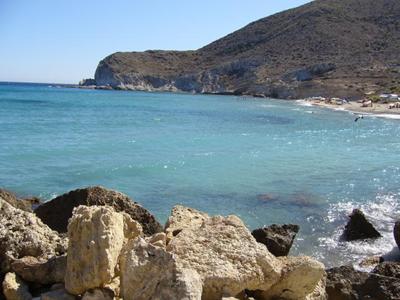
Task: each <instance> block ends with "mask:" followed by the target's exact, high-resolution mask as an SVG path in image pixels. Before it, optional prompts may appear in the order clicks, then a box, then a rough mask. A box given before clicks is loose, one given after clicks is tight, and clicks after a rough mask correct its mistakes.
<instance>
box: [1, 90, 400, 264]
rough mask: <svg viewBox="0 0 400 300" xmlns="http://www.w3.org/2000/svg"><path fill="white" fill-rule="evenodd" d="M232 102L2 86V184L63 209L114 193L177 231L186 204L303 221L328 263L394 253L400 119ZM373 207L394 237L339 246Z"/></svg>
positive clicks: (306, 249)
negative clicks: (95, 188)
mask: <svg viewBox="0 0 400 300" xmlns="http://www.w3.org/2000/svg"><path fill="white" fill-rule="evenodd" d="M354 118H355V117H354V115H352V114H350V113H346V112H334V111H329V110H325V109H322V108H315V107H307V106H301V105H299V103H296V102H288V101H279V100H260V99H252V98H243V97H233V96H232V97H231V96H209V95H188V94H168V93H143V92H124V91H97V90H96V91H94V90H80V89H69V88H60V87H55V86H47V85H15V84H14V85H12V84H9V85H5V84H2V85H0V186H2V187H6V188H8V189H10V190H13V191H15V192H17V193H18V194H19V195H21V196H27V195H37V196H41V197H43V198H44V199H51V198H53V197H54V196H56V195H59V194H62V193H64V192H67V191H69V190H72V189H75V188H78V187H84V186H89V185H103V186H106V187H108V188H112V189H117V190H119V191H122V192H124V193H126V194H128V195H129V196H131V197H132V198H134V199H135V200H136V201H138V202H140V203H141V204H143V206H145V207H146V208H148V209H149V210H150V211H152V212H153V213H154V214H155V215H156V216H157V217H158V218H159V219H160V220H161V221H162V222H165V220H166V218H167V216H168V214H169V212H170V209H171V208H172V206H173V205H175V204H177V203H180V204H183V205H187V206H191V207H194V208H197V209H200V210H203V211H206V212H208V213H210V214H223V215H227V214H236V215H239V216H240V217H241V218H242V219H243V220H244V221H245V223H246V224H247V225H248V226H249V227H250V228H256V227H259V226H262V225H264V224H271V223H288V222H291V223H296V224H299V225H300V226H301V233H300V235H299V236H298V239H297V241H296V244H295V246H294V250H293V253H296V254H299V253H301V254H308V255H314V256H316V257H317V258H319V259H321V260H323V261H325V262H326V263H327V264H328V265H329V264H333V263H337V262H339V263H341V262H346V261H353V260H355V259H358V258H360V257H362V256H363V255H365V254H375V253H384V252H388V251H390V250H391V249H392V248H393V246H394V241H393V238H392V236H391V228H392V226H393V221H394V219H396V218H400V213H399V206H398V202H399V201H398V200H399V193H400V126H399V125H400V120H391V119H383V118H376V117H373V116H370V117H367V118H364V119H363V120H360V121H359V122H354ZM359 206H361V207H362V208H363V209H364V210H365V212H366V213H367V215H368V216H369V217H370V218H371V220H372V221H373V222H374V223H375V224H376V225H377V227H378V228H379V230H381V231H382V232H383V233H384V236H385V237H384V238H383V239H381V240H379V241H377V242H375V243H370V244H366V243H351V244H343V243H341V242H339V236H340V231H341V227H343V225H344V224H345V222H346V214H348V213H349V212H350V211H351V209H352V208H353V207H359Z"/></svg>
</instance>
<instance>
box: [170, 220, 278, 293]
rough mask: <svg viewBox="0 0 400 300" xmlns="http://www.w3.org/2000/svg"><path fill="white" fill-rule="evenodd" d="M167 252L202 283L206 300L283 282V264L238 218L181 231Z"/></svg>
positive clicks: (262, 288)
mask: <svg viewBox="0 0 400 300" xmlns="http://www.w3.org/2000/svg"><path fill="white" fill-rule="evenodd" d="M167 250H168V251H170V252H171V253H173V255H174V257H175V258H176V259H177V260H178V261H179V263H181V264H182V267H183V268H185V269H192V270H195V271H196V272H197V273H198V274H199V275H200V277H201V279H202V281H203V296H202V299H203V300H208V299H220V298H221V297H223V296H236V295H237V294H239V293H240V292H242V291H243V290H245V289H249V290H268V289H269V288H270V287H271V286H273V285H274V284H275V283H277V281H278V280H279V279H280V274H281V263H280V262H279V260H277V259H276V258H275V257H274V256H273V255H272V254H271V253H270V252H268V250H267V248H266V247H265V246H263V245H261V244H259V243H257V241H256V240H255V239H254V238H253V236H252V235H251V233H250V232H249V230H248V229H247V228H246V226H245V225H244V224H243V222H242V221H241V220H240V219H239V218H237V217H235V216H228V217H226V218H224V217H221V216H216V217H211V218H207V219H205V220H204V221H203V222H202V224H201V225H200V226H199V227H196V226H189V227H187V228H184V229H182V231H180V232H179V234H177V235H176V236H175V237H174V238H173V239H172V240H171V241H170V242H169V244H168V246H167Z"/></svg>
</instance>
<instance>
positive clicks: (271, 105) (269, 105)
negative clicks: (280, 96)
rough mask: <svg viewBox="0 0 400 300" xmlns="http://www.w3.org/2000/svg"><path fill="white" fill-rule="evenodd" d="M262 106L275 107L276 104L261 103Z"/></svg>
mask: <svg viewBox="0 0 400 300" xmlns="http://www.w3.org/2000/svg"><path fill="white" fill-rule="evenodd" d="M260 107H264V108H273V107H276V105H273V104H260Z"/></svg>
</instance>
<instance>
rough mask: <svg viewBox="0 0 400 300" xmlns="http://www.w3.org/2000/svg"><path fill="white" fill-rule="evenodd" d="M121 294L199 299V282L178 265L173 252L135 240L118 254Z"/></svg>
mask: <svg viewBox="0 0 400 300" xmlns="http://www.w3.org/2000/svg"><path fill="white" fill-rule="evenodd" d="M121 296H122V297H123V298H124V299H125V300H130V299H132V300H147V299H182V300H201V299H202V298H201V297H202V281H201V278H200V276H199V274H197V272H196V271H194V270H188V269H182V268H179V267H178V265H177V262H176V260H175V259H174V257H173V254H171V253H168V252H166V251H165V249H163V248H161V247H157V246H154V245H152V244H150V243H148V242H146V241H145V240H144V239H136V240H131V241H130V242H129V244H128V245H127V246H126V247H125V249H124V252H123V254H122V255H121Z"/></svg>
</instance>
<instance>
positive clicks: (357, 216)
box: [343, 209, 382, 241]
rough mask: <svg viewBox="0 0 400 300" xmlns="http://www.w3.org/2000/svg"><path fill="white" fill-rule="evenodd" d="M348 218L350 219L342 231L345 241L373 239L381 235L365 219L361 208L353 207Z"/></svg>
mask: <svg viewBox="0 0 400 300" xmlns="http://www.w3.org/2000/svg"><path fill="white" fill-rule="evenodd" d="M349 218H350V220H349V222H348V223H347V225H346V227H345V229H344V232H343V239H344V240H345V241H354V240H362V239H375V238H379V237H381V236H382V235H381V234H380V233H379V232H378V231H377V230H376V229H375V227H374V226H373V225H372V224H371V223H370V222H369V221H368V220H367V218H366V217H365V215H364V213H363V212H362V211H361V210H359V209H354V210H353V212H352V213H351V215H350V216H349Z"/></svg>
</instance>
